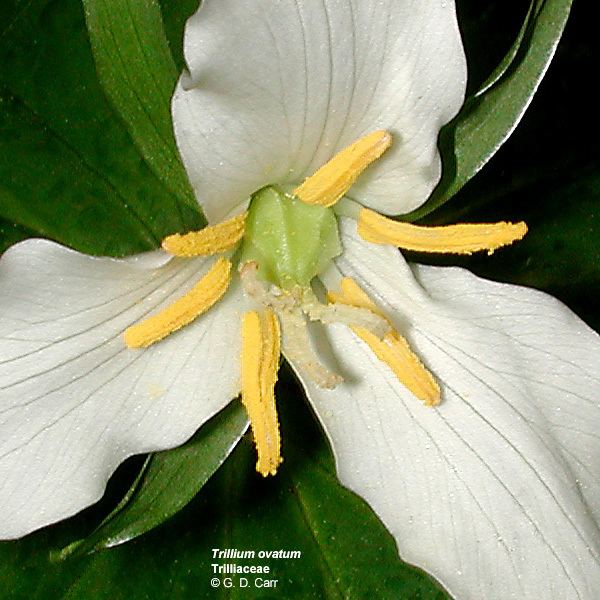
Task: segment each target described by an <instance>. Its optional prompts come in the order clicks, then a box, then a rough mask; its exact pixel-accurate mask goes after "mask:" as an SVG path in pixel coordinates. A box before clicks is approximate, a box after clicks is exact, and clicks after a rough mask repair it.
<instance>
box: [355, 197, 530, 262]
mask: <svg viewBox="0 0 600 600" xmlns="http://www.w3.org/2000/svg"><path fill="white" fill-rule="evenodd" d="M358 233H359V234H360V236H361V237H362V238H363V239H364V240H366V241H367V242H372V243H374V244H391V245H393V246H398V247H399V248H404V249H405V250H414V251H416V252H440V253H451V254H472V253H473V252H479V251H480V250H487V253H488V254H493V253H494V250H496V249H498V248H500V247H502V246H508V245H509V244H512V243H513V242H516V241H517V240H520V239H522V238H523V236H524V235H525V234H526V233H527V225H526V224H525V223H524V222H523V221H521V222H519V223H506V222H504V221H502V222H500V223H462V224H459V225H445V226H442V227H423V226H419V225H413V224H412V223H401V222H398V221H393V220H392V219H387V218H386V217H383V216H381V215H380V214H378V213H376V212H374V211H372V210H369V209H367V208H363V209H362V210H361V211H360V214H359V217H358Z"/></svg>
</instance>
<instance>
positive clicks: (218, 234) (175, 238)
mask: <svg viewBox="0 0 600 600" xmlns="http://www.w3.org/2000/svg"><path fill="white" fill-rule="evenodd" d="M247 215H248V213H243V214H241V215H238V216H237V217H233V219H229V220H228V221H223V222H222V223H219V224H218V225H212V226H211V227H205V228H204V229H201V230H200V231H191V232H190V233H186V234H185V235H180V234H179V233H175V234H173V235H170V236H168V237H166V238H165V239H164V240H163V241H162V244H161V245H162V247H163V250H166V251H167V252H168V253H169V254H173V255H174V256H185V257H190V256H211V255H212V254H217V252H224V251H225V250H229V249H230V248H233V247H234V246H235V245H236V244H237V243H238V242H239V241H240V240H241V239H242V237H243V236H244V229H245V225H246V216H247Z"/></svg>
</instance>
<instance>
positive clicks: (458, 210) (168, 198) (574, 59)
mask: <svg viewBox="0 0 600 600" xmlns="http://www.w3.org/2000/svg"><path fill="white" fill-rule="evenodd" d="M161 5H162V8H163V15H164V18H165V28H166V32H167V37H168V39H169V41H170V44H171V49H172V51H173V54H174V57H175V59H176V62H178V66H179V67H180V66H181V64H182V63H181V41H180V40H181V33H182V25H183V22H184V19H185V18H186V16H187V15H188V14H189V13H190V12H191V11H192V10H193V9H194V7H195V2H190V1H189V0H185V1H183V2H175V1H174V0H163V1H162V2H161ZM458 5H459V16H460V22H461V26H462V28H463V34H464V38H465V45H466V51H467V55H468V58H469V68H470V89H471V90H475V89H477V87H478V85H479V84H480V83H481V82H482V81H483V80H484V79H485V78H486V77H487V75H488V74H489V72H490V71H491V70H492V69H493V68H494V66H495V65H496V64H497V63H498V62H499V61H500V60H501V58H502V57H503V56H504V54H505V52H506V51H507V49H508V47H509V46H510V44H511V42H512V40H513V38H514V37H515V35H516V33H517V31H518V29H519V26H520V23H521V21H522V19H523V17H524V14H525V12H526V8H527V7H526V3H524V2H516V1H513V2H499V1H497V2H492V3H481V2H480V1H479V0H469V1H464V0H463V1H461V0H459V2H458ZM591 9H592V3H589V2H588V3H586V2H584V1H582V0H579V1H577V0H576V2H575V6H574V9H573V13H572V16H571V19H570V22H569V24H568V25H567V29H566V32H565V36H564V39H563V41H562V42H561V44H560V45H559V49H558V52H557V55H556V59H555V61H554V63H553V64H552V65H551V67H550V70H549V73H548V75H547V77H546V78H545V80H544V81H543V82H542V84H541V86H540V89H539V91H538V93H537V95H536V97H535V98H534V100H533V102H532V105H531V107H530V108H529V111H528V112H527V114H526V116H525V118H524V120H523V122H522V123H521V124H520V125H519V127H518V129H517V130H516V132H515V133H514V135H513V136H512V137H511V138H510V139H509V140H508V142H507V143H506V144H505V145H504V146H503V147H502V148H501V149H500V151H499V152H498V153H497V155H496V156H495V157H494V158H493V159H492V160H491V162H490V163H489V164H488V165H487V166H486V167H485V168H484V170H483V171H482V172H481V173H480V174H478V175H477V176H476V177H475V178H474V179H473V180H472V181H471V182H470V183H468V184H467V185H466V187H465V188H463V190H461V191H460V192H459V193H458V194H457V195H456V196H455V197H454V198H453V199H452V200H451V201H450V202H448V203H447V204H446V205H445V206H443V207H442V208H440V209H438V210H437V211H435V212H434V213H432V214H430V215H429V216H427V217H426V219H425V222H428V223H452V222H456V221H457V220H468V221H477V220H496V219H506V220H516V219H525V220H526V221H527V222H528V224H529V226H530V233H529V234H528V236H527V238H526V239H525V240H524V241H523V242H521V243H519V244H518V245H515V246H514V247H511V248H508V249H505V250H502V251H499V252H497V253H496V254H495V255H494V256H492V257H487V256H482V257H479V256H477V257H473V258H468V259H460V260H459V259H456V258H451V259H444V260H443V261H438V262H437V263H436V264H463V265H465V266H467V267H469V268H471V269H473V270H474V271H475V272H477V273H478V274H479V275H481V276H485V277H491V278H494V279H498V280H500V281H510V282H515V283H519V284H524V285H531V286H534V287H537V288H540V289H543V290H546V291H549V292H551V293H553V294H555V295H556V296H558V297H559V298H561V299H562V300H563V301H565V302H566V303H567V304H568V305H569V306H570V307H571V308H573V309H574V310H575V311H576V312H577V313H578V314H579V315H580V316H581V317H582V318H584V319H585V320H586V321H587V322H588V323H590V324H591V325H592V326H594V327H596V328H598V327H599V326H600V319H599V316H598V314H597V312H596V311H595V306H594V298H595V297H597V295H598V291H599V288H600V277H599V274H600V260H599V258H600V256H599V252H600V251H599V249H598V248H599V244H598V240H599V237H600V214H599V202H598V200H599V195H600V180H599V177H600V176H599V173H598V169H597V164H598V149H599V148H598V144H599V142H598V137H597V135H595V124H596V121H597V117H596V114H595V108H596V104H597V103H596V102H595V100H594V94H593V93H592V92H591V91H590V90H589V84H588V81H592V82H593V81H594V79H595V75H596V72H597V64H596V63H595V61H594V59H595V56H594V53H593V45H594V41H595V38H594V33H593V32H592V27H593V26H594V23H595V21H594V19H593V18H592V15H591ZM0 17H2V18H1V19H0V245H1V247H2V248H5V247H7V246H9V245H11V244H12V243H14V242H16V241H18V240H19V239H22V238H24V237H28V236H40V235H42V236H46V237H50V238H52V239H57V240H59V241H65V240H69V241H70V243H72V244H74V245H76V246H77V248H78V249H80V250H82V251H87V252H90V253H97V254H113V255H119V254H127V253H132V252H135V251H140V250H144V249H147V248H150V247H152V246H153V245H155V244H156V241H157V240H158V239H160V238H161V236H163V235H165V234H167V233H171V232H172V231H175V230H184V229H186V228H187V227H193V226H197V225H198V224H199V223H201V219H200V217H199V216H197V215H195V214H194V212H193V211H192V210H191V209H190V208H189V207H188V206H187V205H186V202H185V191H184V192H182V193H181V195H179V196H178V195H177V194H173V193H171V191H169V189H168V188H167V187H166V184H165V183H164V181H161V180H160V179H159V178H157V177H156V175H155V174H154V172H153V171H152V169H151V168H150V166H149V165H148V164H147V162H146V161H144V160H143V159H142V158H141V157H140V154H139V152H138V151H137V149H136V147H135V146H134V144H133V142H132V139H131V136H130V134H129V132H128V130H127V128H126V127H125V126H124V125H123V124H122V123H121V121H120V120H119V118H118V116H117V115H116V113H115V111H114V110H113V109H112V108H111V104H110V103H109V101H108V100H107V99H106V98H105V96H104V93H103V90H102V87H101V86H100V84H99V83H98V79H97V77H96V73H95V68H94V63H93V57H92V53H91V50H90V47H89V41H88V38H87V33H86V29H85V23H84V19H83V10H82V8H81V6H80V4H79V3H78V2H77V0H4V2H3V3H2V6H1V7H0ZM414 258H415V259H417V260H421V261H427V262H432V261H431V258H428V257H420V256H415V257H414ZM278 398H279V404H280V407H281V412H282V427H283V433H284V436H283V439H284V447H283V452H284V455H285V458H286V462H285V463H284V465H283V467H282V469H281V473H280V475H279V476H278V477H277V478H275V479H272V480H267V481H264V480H262V478H259V477H258V476H257V475H255V473H254V469H253V456H252V448H251V445H250V443H249V441H248V439H247V438H244V440H243V442H242V444H241V445H240V446H239V448H238V449H237V450H236V451H235V452H234V454H233V456H232V457H231V458H230V460H228V461H227V463H226V464H225V466H224V467H223V468H222V469H220V470H219V471H218V473H217V475H216V476H215V477H214V478H213V479H212V480H211V481H210V482H209V483H208V484H207V485H206V487H205V488H204V489H203V490H202V491H201V492H200V494H199V495H198V496H197V497H196V498H195V499H194V500H193V501H192V502H191V503H190V504H189V505H188V506H187V507H186V508H185V509H183V510H182V511H181V512H180V513H179V514H178V515H177V516H176V517H174V518H173V519H172V520H170V521H169V522H168V523H167V524H165V525H162V526H161V527H160V528H158V529H156V530H155V531H153V532H151V533H150V534H147V535H145V536H143V537H142V538H139V539H138V540H136V541H134V542H132V543H129V544H126V545H124V546H122V547H120V548H117V549H113V550H108V551H103V552H99V553H96V554H94V555H92V556H89V557H84V558H71V559H69V560H67V561H65V562H62V563H58V564H51V563H49V562H48V553H49V551H50V550H52V549H59V548H61V547H63V546H64V545H65V544H67V543H69V542H71V541H73V540H75V539H78V538H81V537H82V536H84V535H86V534H88V533H89V532H91V531H92V529H93V528H94V526H95V525H97V523H98V522H99V521H100V520H101V518H102V517H103V516H104V515H105V514H106V513H107V512H108V511H109V510H110V509H111V508H112V507H113V506H114V505H115V504H116V502H117V501H118V500H119V498H120V497H121V496H122V494H123V493H124V492H125V491H126V489H127V487H128V485H129V483H130V482H131V481H132V479H133V478H134V476H135V474H136V472H137V469H138V468H139V467H140V465H141V463H142V459H141V458H136V459H132V460H130V461H129V462H128V463H126V464H125V465H124V466H123V467H122V468H121V469H120V470H119V471H118V473H117V474H116V475H115V477H113V479H112V480H111V482H110V485H109V493H108V494H107V497H106V498H105V500H103V501H102V502H101V503H100V504H99V505H98V506H96V507H93V508H91V509H89V510H87V511H85V512H84V513H82V514H81V515H79V516H78V517H76V518H74V519H71V520H70V521H69V522H67V523H63V524H60V525H58V526H55V527H50V528H47V529H46V530H44V531H42V532H39V533H36V534H33V535H31V536H29V537H27V538H26V539H24V540H22V541H18V542H7V543H3V544H0V597H6V598H18V599H21V598H22V599H25V598H27V599H30V598H40V599H42V598H43V599H46V598H48V599H54V598H94V599H95V598H133V599H137V598H162V597H173V598H182V599H183V598H213V597H219V596H223V597H234V598H235V597H242V598H353V599H354V598H367V597H375V598H390V599H392V598H393V599H397V598H402V599H405V598H406V599H413V598H414V599H417V598H422V599H427V600H430V599H434V598H440V599H441V598H444V597H445V596H444V594H443V592H441V591H440V590H439V589H438V588H437V587H436V586H435V584H433V583H432V582H431V581H430V579H429V578H427V577H426V576H424V575H422V574H420V573H419V572H418V571H416V570H413V569H411V568H409V567H405V566H403V565H402V564H401V563H400V562H399V560H398V559H397V558H396V552H395V548H394V544H393V541H392V540H391V538H390V536H388V535H387V533H386V532H385V531H384V529H383V528H382V527H381V525H379V524H378V522H377V520H376V519H375V518H374V517H373V515H372V513H371V512H370V511H369V509H368V508H366V507H365V505H364V504H363V503H362V502H361V501H360V500H358V499H357V498H355V497H354V496H353V495H352V494H350V493H348V492H346V491H344V490H343V489H341V488H340V487H339V486H338V485H337V484H336V482H335V479H334V477H333V474H332V473H333V471H332V461H331V457H330V455H329V451H328V449H327V447H326V444H325V443H324V441H323V439H322V437H321V435H320V433H319V431H318V428H317V427H316V425H315V424H314V420H313V419H312V416H311V414H310V413H309V411H308V410H307V409H306V408H305V404H304V399H303V398H302V393H301V391H300V390H299V388H298V387H297V385H296V383H295V382H294V380H293V378H292V377H291V376H290V374H289V373H288V372H287V371H286V370H285V369H284V370H282V376H281V383H280V385H279V386H278ZM192 466H193V465H192ZM213 547H237V548H255V549H258V548H266V549H271V548H280V547H281V548H285V549H299V550H302V552H303V558H302V559H300V560H298V561H288V562H276V561H272V563H271V564H272V567H273V570H274V576H275V577H276V578H278V579H279V580H280V581H279V586H278V588H277V590H276V591H274V592H267V591H265V592H263V593H259V592H257V591H253V592H246V593H243V594H239V593H236V592H232V593H230V594H228V593H226V592H225V591H224V590H222V589H221V590H219V592H214V591H213V590H211V588H210V587H209V585H208V583H209V579H210V576H211V573H210V572H209V564H210V562H211V553H210V549H211V548H213Z"/></svg>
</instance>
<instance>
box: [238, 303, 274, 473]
mask: <svg viewBox="0 0 600 600" xmlns="http://www.w3.org/2000/svg"><path fill="white" fill-rule="evenodd" d="M279 354H280V332H279V323H278V321H277V317H276V316H275V314H274V313H273V311H272V310H266V311H265V312H264V313H263V315H262V318H261V316H260V315H259V314H258V313H256V312H247V313H246V314H245V315H244V317H243V321H242V403H243V404H244V406H245V408H246V411H247V413H248V417H249V418H250V424H251V426H252V434H253V436H254V443H255V445H256V451H257V453H258V460H257V462H256V470H257V471H258V472H259V473H260V474H261V475H262V476H263V477H266V476H267V475H275V473H276V472H277V467H279V465H280V464H281V462H282V458H281V454H280V451H281V439H280V436H279V421H278V419H277V408H276V406H275V382H276V381H277V371H278V369H279Z"/></svg>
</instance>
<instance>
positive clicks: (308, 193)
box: [293, 130, 392, 206]
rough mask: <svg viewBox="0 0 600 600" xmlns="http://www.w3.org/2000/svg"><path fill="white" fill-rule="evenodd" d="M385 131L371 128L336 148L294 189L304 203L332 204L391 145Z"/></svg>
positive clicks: (388, 135) (389, 136) (390, 138)
mask: <svg viewBox="0 0 600 600" xmlns="http://www.w3.org/2000/svg"><path fill="white" fill-rule="evenodd" d="M391 143H392V136H391V135H390V133H388V132H387V131H383V130H380V131H374V132H373V133H370V134H368V135H365V136H364V137H362V138H360V139H359V140H358V141H356V142H354V143H353V144H351V145H350V146H348V147H346V148H344V149H343V150H342V151H341V152H338V153H337V154H336V155H335V156H334V157H333V158H332V159H331V160H330V161H329V162H327V163H325V164H324V165H323V166H322V167H321V168H320V169H319V170H318V171H317V172H316V173H315V174H314V175H312V176H311V177H309V178H308V179H306V180H305V181H304V183H303V184H302V185H300V186H299V187H297V188H296V189H295V190H294V192H293V193H294V195H295V196H297V197H298V198H299V199H300V200H302V202H305V203H306V204H320V205H321V206H333V205H334V204H335V203H336V202H337V201H338V200H339V199H340V198H341V197H342V196H343V195H344V194H345V193H346V192H347V191H348V190H349V189H350V188H351V187H352V185H353V184H354V182H355V181H356V180H357V178H358V176H359V175H360V174H361V173H362V172H363V171H364V170H365V169H366V168H367V167H368V166H369V165H370V164H371V163H372V162H373V161H375V160H377V159H378V158H379V157H380V156H381V155H382V154H383V153H384V152H385V151H386V150H387V149H388V148H389V147H390V145H391Z"/></svg>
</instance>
